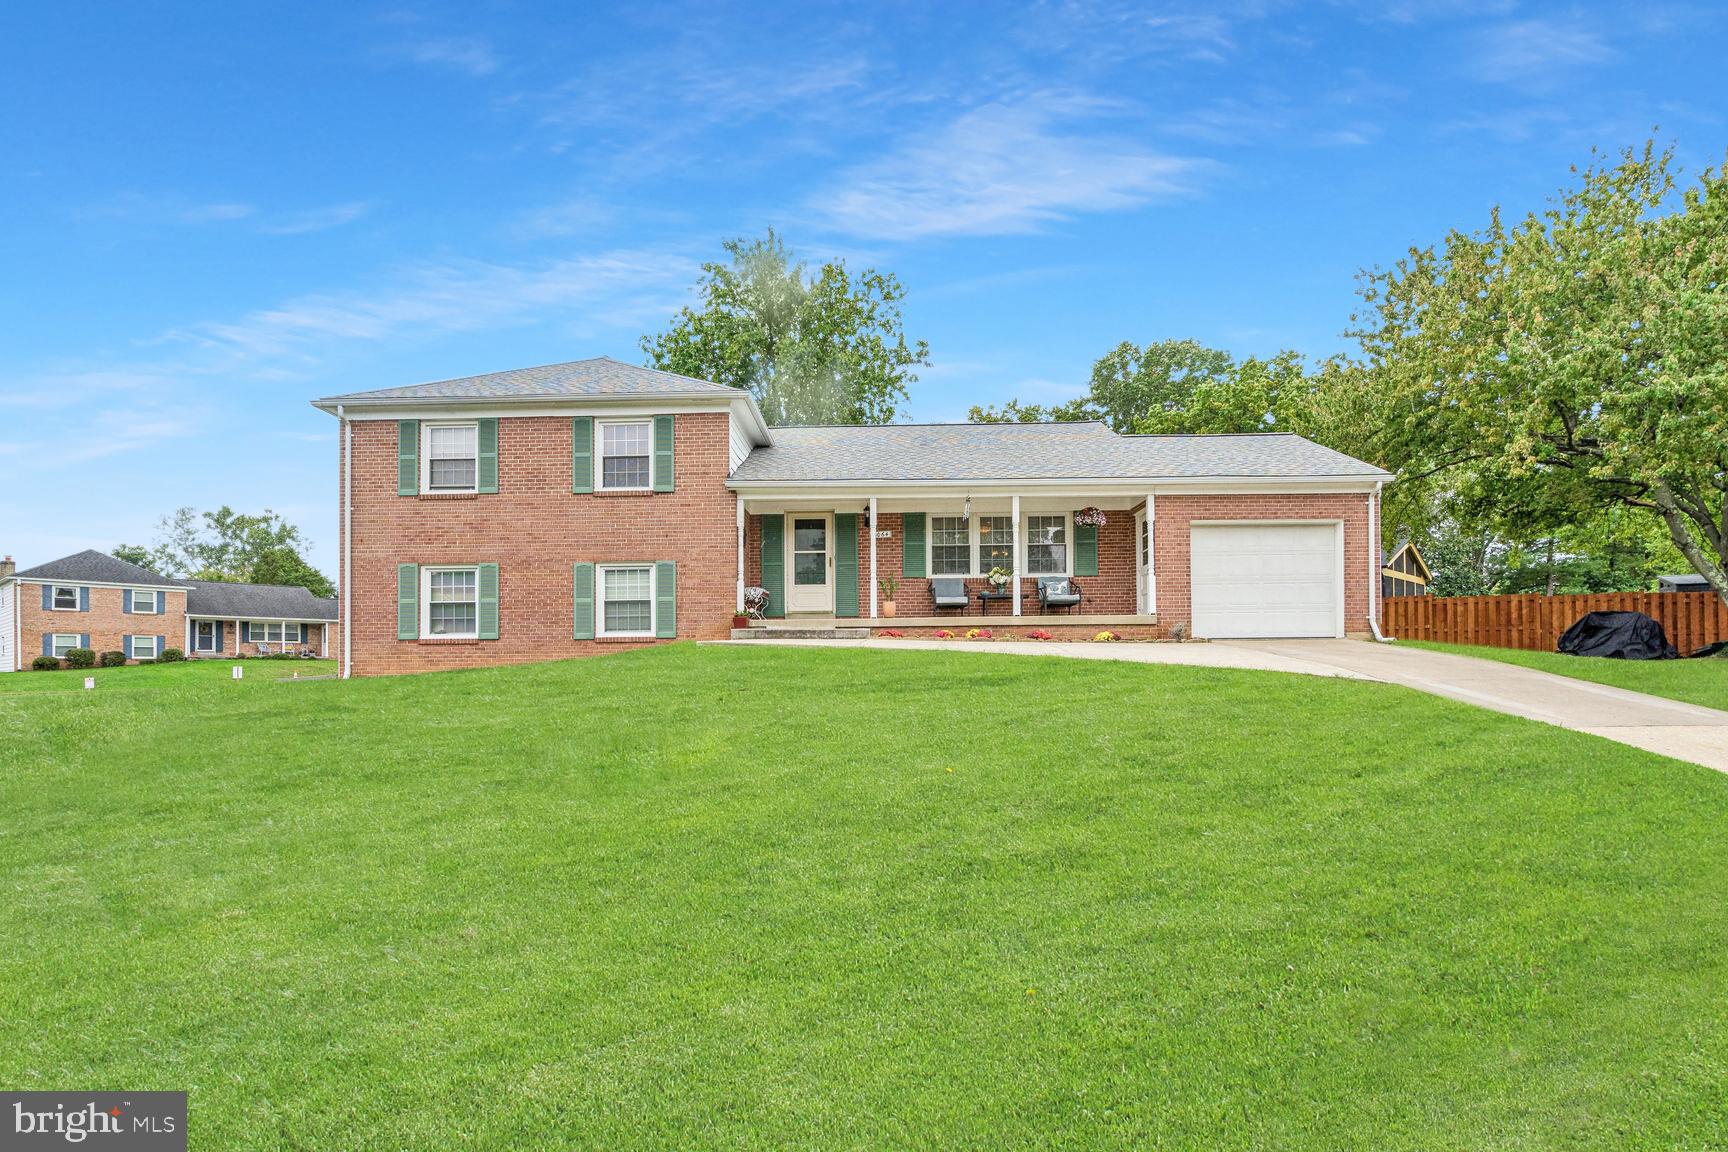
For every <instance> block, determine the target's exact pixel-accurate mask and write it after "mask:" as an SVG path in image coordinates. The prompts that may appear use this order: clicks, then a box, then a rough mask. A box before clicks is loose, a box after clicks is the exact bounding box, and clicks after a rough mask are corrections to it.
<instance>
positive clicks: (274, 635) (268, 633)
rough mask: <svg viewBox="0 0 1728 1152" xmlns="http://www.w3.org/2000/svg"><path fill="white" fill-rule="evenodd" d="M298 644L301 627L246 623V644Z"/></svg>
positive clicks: (259, 622) (252, 621) (253, 621)
mask: <svg viewBox="0 0 1728 1152" xmlns="http://www.w3.org/2000/svg"><path fill="white" fill-rule="evenodd" d="M284 642H286V643H289V644H298V643H300V625H298V624H270V623H266V622H264V621H259V620H248V621H247V622H246V643H248V644H281V643H284Z"/></svg>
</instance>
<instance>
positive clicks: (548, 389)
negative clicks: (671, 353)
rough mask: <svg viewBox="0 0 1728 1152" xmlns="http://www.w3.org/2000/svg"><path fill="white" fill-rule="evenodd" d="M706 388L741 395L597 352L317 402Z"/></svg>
mask: <svg viewBox="0 0 1728 1152" xmlns="http://www.w3.org/2000/svg"><path fill="white" fill-rule="evenodd" d="M702 392H712V393H714V394H716V395H723V396H733V395H737V394H738V390H737V389H736V388H728V387H727V386H726V385H724V384H716V383H714V382H713V381H711V380H698V379H696V378H695V377H693V376H679V375H678V374H676V373H674V372H662V371H660V370H659V369H657V368H642V367H639V366H638V365H635V364H625V363H623V362H622V361H619V360H614V359H612V358H611V357H610V356H596V357H594V358H593V359H592V360H571V361H569V362H568V363H564V364H546V365H542V366H541V367H539V368H514V369H511V370H510V371H508V372H489V373H487V374H486V375H484V376H464V377H461V378H460V379H457V380H437V381H434V382H432V383H430V384H410V385H407V386H405V387H402V388H378V389H375V390H373V391H370V392H349V393H346V394H344V395H341V396H326V397H325V398H324V399H322V400H318V401H315V403H317V404H334V403H336V402H337V401H344V402H347V401H368V400H522V399H533V398H534V397H536V396H544V397H546V398H548V399H558V398H572V397H577V398H580V397H596V398H602V397H608V396H613V397H619V396H689V395H691V394H693V393H702Z"/></svg>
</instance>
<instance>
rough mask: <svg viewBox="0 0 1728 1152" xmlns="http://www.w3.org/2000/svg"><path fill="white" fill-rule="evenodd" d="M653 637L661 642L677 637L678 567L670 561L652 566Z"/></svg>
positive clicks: (662, 561) (663, 561)
mask: <svg viewBox="0 0 1728 1152" xmlns="http://www.w3.org/2000/svg"><path fill="white" fill-rule="evenodd" d="M654 635H656V636H658V637H660V638H661V639H662V640H670V639H672V637H674V636H676V635H678V565H677V563H676V562H675V561H672V560H661V561H660V562H658V563H657V564H655V565H654Z"/></svg>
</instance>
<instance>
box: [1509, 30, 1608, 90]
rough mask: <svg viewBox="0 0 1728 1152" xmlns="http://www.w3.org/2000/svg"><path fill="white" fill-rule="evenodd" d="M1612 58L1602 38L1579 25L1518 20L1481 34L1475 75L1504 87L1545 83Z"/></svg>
mask: <svg viewBox="0 0 1728 1152" xmlns="http://www.w3.org/2000/svg"><path fill="white" fill-rule="evenodd" d="M1613 55H1614V51H1613V49H1612V48H1611V47H1609V45H1608V44H1607V42H1606V41H1605V40H1603V38H1602V37H1601V36H1600V35H1598V34H1597V33H1595V32H1593V31H1591V30H1590V29H1588V28H1585V27H1583V26H1582V25H1581V24H1579V23H1577V22H1576V21H1559V20H1540V19H1530V20H1516V21H1513V22H1511V23H1509V24H1497V25H1494V26H1492V27H1489V28H1486V29H1484V30H1483V31H1481V32H1480V33H1479V34H1478V36H1477V51H1476V58H1475V71H1476V74H1477V75H1478V76H1480V77H1481V78H1482V79H1484V80H1491V81H1497V82H1501V83H1514V84H1516V83H1545V82H1547V81H1549V80H1551V79H1554V78H1555V77H1556V76H1557V75H1558V74H1564V73H1569V72H1571V71H1573V70H1574V69H1577V68H1579V67H1583V66H1587V65H1591V64H1600V63H1603V62H1605V61H1607V60H1609V59H1611V58H1612V57H1613Z"/></svg>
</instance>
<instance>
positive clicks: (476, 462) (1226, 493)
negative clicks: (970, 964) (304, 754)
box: [314, 357, 1391, 675]
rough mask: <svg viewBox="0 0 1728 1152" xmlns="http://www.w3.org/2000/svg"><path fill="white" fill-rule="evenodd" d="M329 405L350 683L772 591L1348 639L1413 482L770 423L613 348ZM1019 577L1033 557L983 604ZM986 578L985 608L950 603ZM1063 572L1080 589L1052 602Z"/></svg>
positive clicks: (820, 605)
mask: <svg viewBox="0 0 1728 1152" xmlns="http://www.w3.org/2000/svg"><path fill="white" fill-rule="evenodd" d="M314 403H315V405H316V406H317V407H318V408H320V409H321V410H323V411H326V412H328V413H330V414H332V415H334V416H336V417H338V419H339V420H340V421H341V425H342V432H341V445H342V447H341V472H340V493H341V495H340V503H339V512H340V517H341V525H342V527H341V579H340V581H339V583H340V584H341V587H342V589H343V592H344V594H345V595H344V597H343V599H342V603H341V612H342V616H341V620H342V624H343V628H342V636H343V638H344V639H343V646H342V652H341V659H342V669H343V675H355V674H358V675H375V674H381V673H391V672H414V671H424V670H430V669H438V668H459V667H472V666H480V665H491V664H500V663H510V662H519V661H531V660H550V659H560V658H567V657H572V656H581V655H589V654H593V653H596V652H603V651H610V650H615V649H618V648H625V647H633V646H640V645H644V644H653V643H658V642H661V641H664V640H669V639H673V638H694V639H724V638H726V637H728V636H730V635H731V634H732V617H733V615H734V614H735V613H736V612H739V611H741V610H742V607H743V603H744V593H745V589H746V588H747V587H762V588H765V589H767V591H768V594H769V596H768V607H767V611H766V613H765V616H766V617H767V618H766V619H765V620H762V621H755V622H752V628H753V629H766V630H773V629H775V628H787V627H800V628H818V629H825V628H836V627H848V628H854V629H861V630H865V631H870V630H881V629H883V628H889V627H893V628H897V629H899V630H901V631H904V632H917V631H923V630H930V629H934V628H937V627H944V626H945V627H965V626H972V625H975V624H977V625H982V624H988V625H993V626H997V627H1001V626H1003V625H1009V626H1018V627H1028V628H1029V627H1033V626H1039V627H1045V628H1048V629H1049V630H1050V631H1052V632H1057V633H1062V632H1065V633H1067V634H1071V635H1072V634H1080V633H1084V634H1088V635H1089V634H1091V633H1093V632H1096V631H1098V630H1100V629H1101V628H1110V629H1112V630H1114V631H1116V632H1118V633H1119V634H1122V635H1127V636H1142V637H1153V636H1165V635H1171V634H1173V633H1175V632H1177V631H1178V630H1180V631H1181V632H1185V633H1187V634H1191V635H1194V636H1205V637H1211V638H1224V637H1232V636H1241V637H1246V636H1342V635H1346V634H1354V633H1366V632H1370V631H1372V630H1374V629H1375V621H1376V619H1377V616H1378V604H1379V596H1380V590H1379V582H1378V575H1379V573H1378V568H1379V556H1380V552H1379V543H1378V536H1379V529H1378V523H1377V521H1378V515H1379V492H1380V486H1381V485H1382V484H1383V483H1384V482H1385V481H1386V480H1388V479H1390V478H1391V477H1390V476H1389V474H1388V473H1386V472H1384V471H1381V470H1380V469H1378V468H1375V467H1373V466H1372V465H1369V464H1365V463H1363V462H1362V461H1360V460H1354V459H1351V458H1350V457H1348V456H1344V455H1342V454H1340V453H1337V452H1334V451H1331V450H1330V449H1327V448H1323V447H1321V446H1320V445H1318V444H1314V443H1312V442H1310V441H1307V440H1304V439H1302V438H1301V437H1298V436H1293V435H1288V434H1265V435H1243V436H1124V435H1119V434H1117V433H1115V432H1112V431H1111V430H1110V429H1109V428H1108V427H1106V426H1105V425H1103V424H1099V423H1072V424H990V425H968V424H938V425H916V424H909V425H889V426H880V427H830V428H774V429H770V428H768V427H767V425H766V424H765V423H764V421H763V419H762V416H761V413H760V411H759V410H758V409H757V407H756V404H755V402H754V401H753V400H752V399H751V397H750V396H749V395H748V394H747V393H745V392H742V391H739V390H737V389H733V388H728V387H725V386H722V385H719V384H714V383H711V382H709V381H705V380H694V379H690V378H688V377H683V376H677V375H673V374H670V373H666V372H660V371H656V370H654V369H649V368H639V367H635V366H632V365H628V364H623V363H620V362H618V361H615V360H612V359H609V358H606V357H601V358H598V359H593V360H580V361H574V362H571V363H567V364H554V365H548V366H545V367H541V368H529V369H521V370H517V371H511V372H500V373H495V374H491V375H485V376H474V377H467V378H464V379H459V380H447V381H441V382H437V383H432V384H421V385H413V386H409V387H402V388H387V389H382V390H378V391H370V392H359V393H352V394H348V395H342V396H331V397H326V398H324V399H321V400H317V401H315V402H314ZM993 569H1002V570H1004V571H1005V572H1006V573H1011V574H1012V577H1011V578H1009V579H1008V580H1007V581H1006V583H1005V584H1004V585H1003V586H1002V588H1001V591H1000V594H999V595H994V596H991V595H986V596H984V597H982V598H980V596H979V593H981V592H982V593H988V592H990V591H991V590H992V584H991V581H990V578H989V576H990V573H991V571H992V570H993ZM888 578H892V579H893V580H895V581H897V582H898V587H897V588H896V590H895V591H896V595H895V597H894V607H895V612H894V615H893V617H892V618H890V617H889V616H888V614H887V609H886V607H885V605H884V601H885V599H886V597H885V596H884V595H883V593H884V586H883V581H885V580H886V579H888ZM937 582H940V584H938V583H937ZM956 582H958V589H959V590H960V591H961V593H962V595H964V597H965V602H964V607H959V608H957V609H955V610H952V611H946V612H942V611H938V608H937V606H936V604H935V602H934V600H933V589H934V588H937V587H941V588H942V589H943V590H944V591H947V592H952V591H954V590H955V586H956ZM1063 585H1066V587H1064V586H1063ZM1041 589H1042V590H1043V592H1045V593H1047V594H1056V595H1060V593H1062V592H1064V591H1067V592H1070V593H1076V592H1077V593H1078V595H1079V596H1080V603H1079V604H1078V605H1072V604H1070V605H1065V606H1064V608H1063V609H1062V610H1061V613H1060V614H1057V610H1056V609H1055V608H1051V609H1049V610H1048V611H1046V610H1045V608H1044V604H1043V600H1042V598H1041V595H1040V592H1041ZM350 592H351V593H352V594H351V595H348V593H350Z"/></svg>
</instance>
